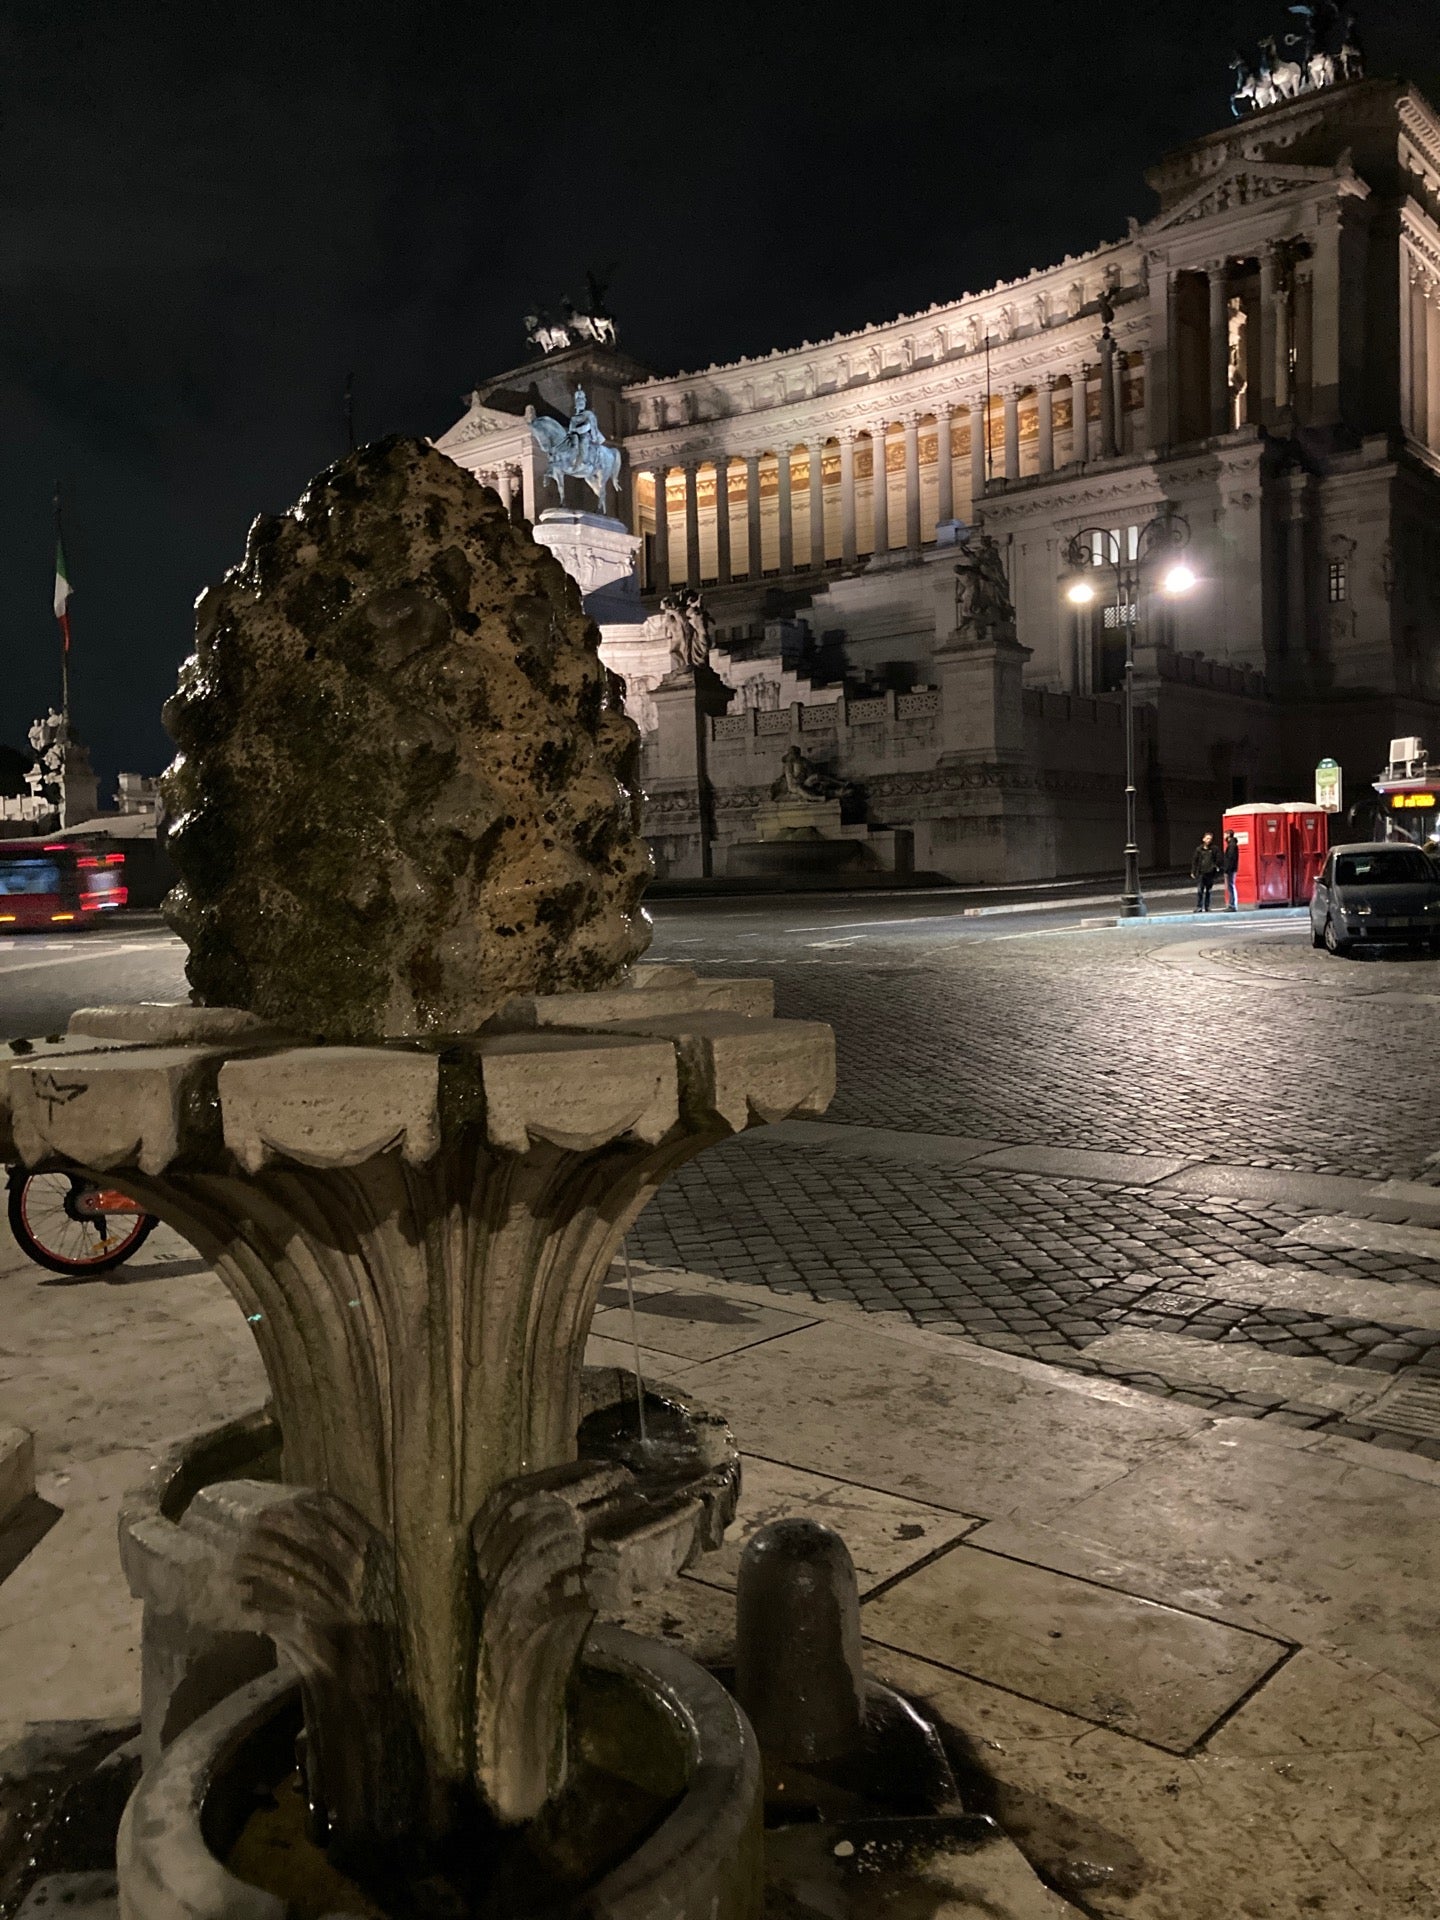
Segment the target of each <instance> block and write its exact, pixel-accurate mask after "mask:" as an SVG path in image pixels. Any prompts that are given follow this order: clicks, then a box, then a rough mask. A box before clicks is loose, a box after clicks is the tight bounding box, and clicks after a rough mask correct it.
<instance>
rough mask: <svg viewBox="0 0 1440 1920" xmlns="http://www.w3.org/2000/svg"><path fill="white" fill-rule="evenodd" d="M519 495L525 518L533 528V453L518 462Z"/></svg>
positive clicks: (534, 478)
mask: <svg viewBox="0 0 1440 1920" xmlns="http://www.w3.org/2000/svg"><path fill="white" fill-rule="evenodd" d="M520 493H521V500H522V503H523V509H524V515H525V518H526V519H527V520H528V521H529V522H530V524H531V525H532V526H533V525H534V524H535V494H536V476H535V455H534V454H533V453H527V454H526V456H525V458H524V459H523V460H522V461H521V462H520Z"/></svg>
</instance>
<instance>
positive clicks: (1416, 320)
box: [1410, 278, 1430, 440]
mask: <svg viewBox="0 0 1440 1920" xmlns="http://www.w3.org/2000/svg"><path fill="white" fill-rule="evenodd" d="M1429 305H1430V303H1429V301H1428V300H1427V299H1426V297H1425V283H1424V281H1423V280H1420V279H1418V278H1417V279H1416V280H1415V282H1414V284H1413V285H1412V286H1411V289H1410V368H1411V386H1410V393H1411V401H1410V417H1411V420H1412V422H1413V424H1412V426H1411V429H1410V431H1411V433H1412V435H1413V436H1414V438H1415V439H1417V440H1423V439H1424V438H1425V436H1426V434H1427V433H1428V432H1429V431H1430V327H1429Z"/></svg>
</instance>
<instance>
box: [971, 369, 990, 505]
mask: <svg viewBox="0 0 1440 1920" xmlns="http://www.w3.org/2000/svg"><path fill="white" fill-rule="evenodd" d="M988 406H989V395H988V394H977V395H976V396H975V398H974V399H973V400H972V401H971V402H970V518H971V519H972V520H973V519H974V518H975V509H976V508H977V507H978V506H979V505H980V502H981V501H982V500H983V499H984V498H985V438H986V435H987V434H988V433H989V431H990V422H989V419H988V418H987V409H988Z"/></svg>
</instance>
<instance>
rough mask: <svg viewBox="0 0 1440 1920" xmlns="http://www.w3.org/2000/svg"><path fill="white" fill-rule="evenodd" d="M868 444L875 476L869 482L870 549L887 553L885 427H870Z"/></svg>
mask: <svg viewBox="0 0 1440 1920" xmlns="http://www.w3.org/2000/svg"><path fill="white" fill-rule="evenodd" d="M870 445H871V447H872V448H873V449H874V462H875V477H874V479H873V480H872V481H871V482H870V497H871V502H872V505H871V510H870V511H871V517H872V524H873V527H874V535H873V538H872V539H871V542H870V546H871V551H872V552H874V553H888V552H889V551H890V481H889V478H888V476H887V474H886V471H885V428H884V427H883V426H878V427H872V428H871V429H870Z"/></svg>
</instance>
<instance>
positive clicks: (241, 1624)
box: [0, 440, 833, 1920]
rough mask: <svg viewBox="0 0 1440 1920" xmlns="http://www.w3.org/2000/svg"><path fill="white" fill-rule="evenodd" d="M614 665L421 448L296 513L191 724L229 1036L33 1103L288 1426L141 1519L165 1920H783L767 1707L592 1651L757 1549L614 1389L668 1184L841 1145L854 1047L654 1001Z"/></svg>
mask: <svg viewBox="0 0 1440 1920" xmlns="http://www.w3.org/2000/svg"><path fill="white" fill-rule="evenodd" d="M596 638H597V636H596V631H595V629H594V627H593V625H592V624H591V623H590V622H589V621H588V620H587V619H586V617H585V615H584V613H583V611H582V609H581V605H580V600H579V596H578V594H577V592H576V590H575V588H574V586H573V584H572V583H571V582H570V581H569V579H568V578H567V577H566V575H565V574H564V573H563V571H562V570H561V568H560V566H559V565H558V563H557V562H556V561H555V560H554V559H553V558H552V557H551V556H550V555H549V554H548V553H547V552H546V551H545V550H544V549H543V548H541V547H539V546H537V545H536V544H535V542H534V541H533V540H532V539H531V538H530V536H529V533H528V531H527V530H525V529H523V528H517V527H515V526H513V525H511V523H510V522H509V519H508V517H507V515H506V513H505V511H504V509H503V508H502V507H501V505H500V503H499V501H498V500H497V499H496V498H495V496H494V495H492V494H490V493H488V492H486V491H485V490H483V489H482V488H481V487H480V486H478V485H477V483H476V482H475V481H474V480H473V479H472V478H471V477H470V476H469V475H467V474H466V473H464V472H463V471H462V470H461V469H459V468H458V467H456V466H454V465H453V464H452V463H451V462H450V461H449V460H447V459H446V458H444V457H443V456H442V455H440V454H438V453H436V452H434V451H433V449H430V448H428V447H427V446H425V445H423V444H421V443H418V442H414V441H405V440H392V441H388V442H384V443H381V444H379V445H377V446H374V447H369V448H366V449H363V450H362V451H360V452H358V453H356V454H353V455H351V456H350V457H349V458H348V459H346V460H345V461H343V462H341V463H340V464H339V465H338V466H336V467H334V468H332V469H330V470H329V471H328V472H327V473H325V474H324V475H322V476H321V477H320V478H319V479H318V480H317V481H316V482H315V483H314V484H313V485H312V486H311V487H310V489H309V490H308V491H307V492H306V494H305V495H304V497H303V499H302V500H301V501H300V502H299V504H298V505H297V506H296V507H295V508H294V509H293V511H291V512H290V513H288V514H286V515H284V516H282V517H280V518H278V519H262V520H260V521H257V523H256V525H255V526H254V528H253V529H252V531H251V534H250V539H249V543H248V547H247V551H246V555H245V559H244V561H243V563H242V564H241V565H240V566H239V567H238V568H236V569H235V570H234V571H232V573H231V574H229V575H228V576H227V577H226V579H225V581H224V582H223V583H222V584H221V585H220V586H219V587H217V588H215V589H213V590H211V591H209V592H207V593H206V594H205V595H204V596H203V597H202V599H201V601H200V603H199V608H198V621H197V635H196V651H195V654H194V656H193V657H192V658H191V659H190V660H189V661H188V662H187V664H186V666H185V668H184V670H183V674H182V678H181V685H180V689H179V692H178V693H177V695H176V697H175V698H174V700H172V702H171V703H170V706H169V708H168V709H167V724H168V725H169V727H170V730H171V732H172V734H173V735H174V737H175V739H176V741H177V744H178V746H179V755H178V758H177V759H176V762H175V765H174V767H173V768H172V769H171V772H170V774H169V776H168V790H169V803H170V808H171V812H172V814H173V816H174V817H175V820H176V825H175V828H174V832H173V836H172V839H171V850H172V852H173V854H174V856H175V859H176V861H177V864H178V866H179V869H180V873H181V876H182V882H181V885H180V887H179V888H178V889H177V891H176V893H175V894H173V895H172V896H171V899H170V902H169V904H168V909H167V911H168V913H169V917H170V919H171V921H172V924H173V925H175V926H176V928H177V929H178V930H179V931H180V933H181V934H182V935H183V937H184V938H185V940H186V942H187V944H188V947H189V954H190V957H189V964H188V974H189V979H190V983H191V987H192V999H193V1004H190V1005H179V1006H131V1007H114V1008H99V1009H92V1010H89V1011H87V1012H85V1013H83V1014H78V1015H76V1016H75V1018H74V1019H73V1020H72V1022H71V1026H70V1031H69V1033H68V1035H67V1036H66V1037H65V1038H64V1039H63V1040H62V1041H60V1042H58V1043H55V1044H44V1045H41V1044H38V1043H37V1045H36V1047H35V1048H34V1050H33V1051H32V1052H30V1053H28V1054H26V1055H24V1056H23V1057H21V1058H18V1059H17V1060H15V1062H14V1063H13V1064H11V1065H10V1066H9V1068H8V1070H7V1071H6V1072H5V1073H4V1074H3V1076H0V1106H3V1107H5V1108H8V1110H9V1124H10V1126H11V1129H12V1131H13V1136H14V1143H15V1148H16V1152H17V1154H18V1157H19V1158H20V1159H21V1160H22V1161H23V1162H24V1163H25V1164H26V1165H27V1166H29V1167H32V1168H38V1167H66V1168H74V1169H79V1170H83V1171H85V1172H87V1173H90V1174H94V1175H97V1176H98V1175H104V1176H105V1178H106V1180H107V1181H108V1182H111V1183H114V1182H121V1183H123V1184H124V1185H125V1186H126V1187H127V1188H128V1189H129V1190H131V1191H132V1192H133V1193H134V1194H135V1196H136V1197H137V1198H138V1199H140V1200H142V1201H143V1202H144V1204H145V1205H146V1206H147V1207H149V1208H150V1209H152V1210H153V1211H154V1212H155V1213H157V1214H159V1215H160V1216H161V1218H162V1219H164V1220H166V1221H168V1222H169V1223H170V1224H172V1225H173V1226H174V1227H176V1228H177V1229H178V1230H179V1232H180V1233H181V1234H183V1235H184V1236H185V1238H186V1239H187V1240H189V1241H190V1242H191V1244H192V1245H194V1246H195V1247H196V1248H197V1249H198V1250H199V1251H200V1253H201V1254H202V1255H203V1256H204V1257H205V1258H206V1259H207V1260H208V1261H209V1262H210V1263H211V1264H212V1265H213V1267H214V1269H215V1271H216V1272H217V1273H218V1274H219V1275H220V1277H221V1278H222V1280H223V1281H224V1282H225V1284H226V1285H227V1286H228V1288H229V1289H230V1291H231V1292H232V1294H233V1295H234V1297H235V1299H236V1300H237V1301H238V1302H239V1303H240V1306H241V1307H242V1309H243V1310H244V1312H245V1314H246V1317H247V1319H248V1320H249V1322H250V1324H251V1326H252V1328H253V1330H254V1334H255V1339H256V1342H257V1344H258V1346H259V1349H260V1352H261V1355H262V1358H263V1361H264V1364H265V1368H266V1372H267V1375H268V1379H269V1383H270V1389H271V1394H272V1405H271V1407H270V1408H269V1409H267V1410H264V1411H260V1412H257V1413H256V1414H255V1415H254V1416H253V1417H251V1418H250V1419H248V1420H242V1421H240V1422H237V1423H234V1424H232V1425H231V1426H230V1427H227V1428H225V1429H222V1430H219V1431H217V1432H216V1433H213V1434H209V1435H204V1436H200V1437H198V1438H197V1439H196V1440H194V1441H192V1442H190V1443H187V1444H186V1445H185V1446H183V1447H181V1448H179V1449H178V1450H177V1451H176V1453H175V1454H174V1455H173V1456H172V1457H171V1458H170V1459H168V1460H167V1461H165V1462H163V1463H161V1465H160V1466H159V1467H157V1469H156V1472H155V1475H154V1478H153V1482H152V1485H151V1486H150V1487H149V1488H147V1489H146V1490H145V1491H144V1492H143V1493H142V1494H141V1495H139V1496H137V1498H136V1499H135V1501H134V1502H132V1504H131V1506H130V1508H129V1510H128V1511H127V1513H126V1515H125V1519H124V1522H123V1525H122V1545H123V1552H124V1559H125V1564H126V1568H127V1571H128V1573H129V1576H130V1579H131V1583H132V1586H133V1587H134V1589H135V1591H136V1592H137V1593H138V1594H139V1595H141V1596H142V1597H143V1598H144V1600H145V1638H144V1675H143V1706H142V1712H143V1728H142V1737H143V1744H144V1756H145V1773H144V1777H143V1779H142V1782H141V1785H140V1786H139V1788H138V1789H137V1791H136V1794H135V1796H134V1798H133V1799H132V1801H131V1803H130V1806H129V1808H128V1810H127V1813H126V1817H125V1821H124V1823H123V1825H122V1830H121V1835H120V1843H119V1850H118V1851H119V1871H120V1901H121V1912H122V1915H123V1916H124V1917H125V1920H182V1916H183V1917H184V1920H222V1916H224V1917H225V1920H240V1917H241V1916H243V1917H244V1920H280V1917H281V1916H282V1915H287V1914H295V1915H302V1916H308V1915H313V1916H315V1920H321V1916H324V1915H393V1916H399V1915H412V1914H413V1915H416V1916H422V1915H424V1916H428V1915H436V1916H441V1915H450V1914H461V1913H472V1912H475V1913H480V1912H490V1911H494V1912H496V1913H497V1914H498V1913H499V1912H501V1911H503V1912H505V1913H507V1914H520V1915H523V1914H524V1913H526V1912H537V1913H538V1912H540V1911H544V1912H546V1913H550V1912H564V1911H574V1912H577V1913H578V1912H581V1911H583V1912H585V1913H594V1914H596V1915H599V1914H601V1913H603V1914H606V1915H613V1916H615V1917H616V1920H620V1916H639V1915H641V1914H644V1915H647V1916H650V1915H655V1916H674V1917H675V1920H679V1917H680V1916H682V1915H689V1914H695V1915H697V1916H698V1915H700V1914H702V1913H703V1914H704V1915H706V1916H708V1917H709V1920H742V1917H743V1916H753V1915H754V1914H756V1913H757V1912H758V1910H759V1902H760V1897H761V1896H760V1871H761V1868H760V1818H761V1798H762V1786H761V1778H760V1768H759V1761H758V1756H757V1753H756V1750H755V1745H754V1740H753V1736H752V1735H751V1733H750V1731H749V1728H748V1725H747V1723H746V1721H745V1718H744V1716H743V1714H741V1713H740V1712H739V1711H738V1709H737V1708H736V1707H735V1706H734V1704H733V1703H732V1702H731V1700H730V1698H729V1696H728V1695H727V1694H726V1693H725V1692H724V1691H723V1690H722V1689H721V1688H720V1687H719V1685H718V1683H716V1682H715V1681H714V1680H712V1679H710V1677H709V1676H707V1675H706V1674H704V1673H702V1672H701V1670H700V1669H699V1668H697V1667H694V1666H692V1665H690V1663H689V1662H687V1661H685V1660H684V1659H683V1658H681V1657H680V1656H678V1655H677V1654H675V1653H674V1652H673V1651H671V1650H668V1649H664V1648H661V1647H658V1646H651V1645H650V1644H649V1643H646V1642H643V1641H639V1640H635V1639H633V1638H631V1637H630V1636H627V1635H624V1634H621V1633H619V1632H618V1631H617V1630H615V1629H595V1630H594V1631H592V1630H591V1629H592V1622H593V1621H594V1619H595V1616H596V1614H597V1611H599V1610H600V1609H602V1608H604V1609H614V1608H617V1607H619V1606H622V1605H623V1604H624V1603H625V1601H626V1600H627V1598H628V1597H629V1596H630V1595H632V1594H633V1593H635V1592H636V1591H638V1590H639V1589H640V1588H641V1587H642V1586H644V1585H645V1584H647V1583H653V1582H655V1581H657V1580H662V1579H665V1578H668V1577H669V1576H670V1575H671V1574H673V1573H674V1572H675V1571H677V1570H678V1569H679V1568H680V1567H682V1566H684V1565H685V1564H686V1563H687V1562H688V1561H689V1560H690V1559H691V1558H693V1556H694V1555H695V1554H696V1553H698V1552H700V1551H702V1550H704V1549H705V1548H707V1547H711V1546H714V1545H717V1544H718V1543H719V1540H720V1536H721V1534H722V1533H723V1531H724V1528H725V1525H726V1523H727V1521H728V1519H729V1517H730V1515H731V1513H732V1512H733V1509H734V1504H735V1500H736V1497H737V1493H738V1477H739V1475H738V1462H737V1456H736V1452H735V1447H734V1443H733V1441H732V1440H731V1438H730V1435H729V1433H728V1431H727V1430H726V1428H725V1426H724V1423H723V1421H721V1420H719V1419H717V1418H716V1417H715V1416H714V1415H711V1414H709V1413H707V1412H706V1411H705V1410H704V1409H702V1408H699V1407H697V1406H695V1405H693V1404H691V1403H689V1402H687V1401H686V1399H685V1398H684V1397H683V1396H681V1395H677V1394H673V1393H669V1392H666V1391H661V1390H654V1389H652V1390H651V1391H650V1393H649V1394H648V1396H646V1398H645V1399H644V1401H643V1402H642V1400H641V1399H640V1394H641V1389H640V1388H639V1387H638V1384H637V1382H636V1381H635V1380H634V1378H633V1377H631V1376H629V1375H626V1374H623V1373H621V1372H618V1371H616V1370H614V1369H596V1370H587V1369H586V1368H585V1367H584V1364H583V1356H584V1349H585V1343H586V1337H587V1332H588V1328H589V1324H590V1320H591V1316H592V1313H593V1310H594V1306H595V1301H596V1296H597V1293H598V1290H599V1288H600V1286H601V1284H602V1282H603V1281H604V1279H605V1278H606V1276H607V1274H608V1273H609V1271H610V1268H611V1263H612V1261H613V1259H614V1257H615V1255H616V1252H617V1249H618V1248H619V1246H620V1243H621V1240H622V1237H623V1235H624V1234H625V1232H626V1229H627V1227H628V1226H629V1225H630V1223H631V1222H632V1221H633V1220H634V1219H635V1217H636V1215H637V1214H638V1213H639V1212H640V1210H641V1209H642V1208H643V1207H644V1206H645V1204H646V1202H647V1201H648V1200H649V1199H650V1198H651V1196H652V1195H653V1194H654V1193H655V1191H656V1189H657V1188H658V1186H659V1184H660V1183H661V1181H662V1180H664V1179H665V1177H666V1176H667V1174H669V1173H670V1172H671V1171H672V1170H673V1169H675V1168H676V1167H678V1166H679V1165H680V1164H681V1163H682V1162H683V1161H684V1160H686V1159H687V1158H688V1157H689V1156H691V1155H692V1154H695V1153H697V1152H699V1151H700V1150H701V1149H702V1148H704V1147H706V1146H708V1145H711V1144H712V1143H714V1142H717V1141H719V1140H722V1139H724V1138H725V1137H727V1136H728V1135H730V1134H732V1133H735V1132H737V1131H739V1130H740V1129H742V1128H746V1127H750V1126H754V1125H758V1124H761V1123H764V1122H768V1121H775V1120H778V1119H781V1118H783V1117H784V1116H786V1115H788V1114H796V1113H798V1114H816V1113H819V1112H821V1111H823V1109H824V1107H825V1105H826V1103H827V1101H828V1099H829V1097H830V1095H831V1092H832V1090H833V1047H832V1039H831V1035H830V1032H829V1030H828V1028H825V1027H823V1026H819V1025H814V1024H807V1023H802V1022H792V1021H779V1020H776V1019H774V1018H773V1009H772V1000H771V992H770V988H769V985H768V983H766V982H763V981H757V980H751V979H747V980H743V981H727V980H717V979H712V978H705V979H697V978H696V977H695V976H694V975H693V974H691V973H690V972H688V971H686V970H683V969H677V968H666V967H646V966H643V965H641V964H639V963H640V959H641V955H642V953H643V951H644V948H645V946H646V944H647V941H648V937H649V934H648V925H647V922H646V920H645V917H644V915H643V913H642V912H641V910H640V905H639V902H640V895H641V892H642V889H643V887H644V884H645V880H646V877H647V874H648V868H649V862H648V855H647V852H646V849H645V845H644V842H643V840H642V839H641V836H640V831H639V821H638V793H637V791H636V765H637V752H638V740H637V736H636V733H635V729H634V727H633V726H632V724H631V723H630V722H629V721H628V720H626V719H625V718H624V716H623V714H622V712H621V710H620V706H619V703H618V701H617V700H616V699H615V698H614V697H613V696H612V692H611V690H610V689H608V688H607V682H606V675H605V672H604V670H603V668H602V667H601V664H600V662H599V659H598V656H597V652H596ZM646 1415H648V1419H646V1418H645V1417H644V1416H646ZM277 1651H278V1662H277ZM302 1721H303V1733H300V1736H299V1742H298V1745H299V1752H300V1756H301V1765H300V1769H299V1773H298V1776H297V1777H296V1778H295V1779H294V1780H293V1781H292V1780H291V1776H292V1774H293V1773H294V1755H295V1751H296V1734H297V1731H298V1729H299V1728H300V1725H301V1723H302ZM287 1795H288V1796H289V1798H288V1799H287ZM292 1802H293V1804H294V1806H295V1807H297V1808H299V1810H300V1816H301V1819H302V1823H303V1828H304V1831H303V1832H302V1831H300V1830H299V1828H295V1829H294V1830H293V1831H292V1829H291V1828H287V1827H286V1825H285V1822H286V1818H287V1814H286V1808H287V1807H288V1806H290V1805H291V1804H292ZM280 1830H283V1832H282V1837H281V1840H280V1842H279V1843H278V1844H268V1843H267V1841H266V1834H267V1833H269V1835H270V1840H271V1842H273V1841H274V1836H275V1832H276V1831H280ZM277 1863H278V1864H277Z"/></svg>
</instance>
